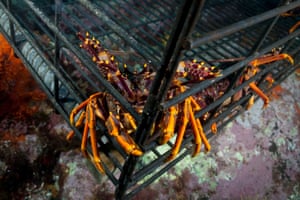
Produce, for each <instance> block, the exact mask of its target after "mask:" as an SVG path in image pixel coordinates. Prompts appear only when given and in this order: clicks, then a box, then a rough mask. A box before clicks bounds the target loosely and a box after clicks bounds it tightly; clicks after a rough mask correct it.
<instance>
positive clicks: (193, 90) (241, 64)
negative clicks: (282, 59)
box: [161, 1, 300, 110]
mask: <svg viewBox="0 0 300 200" xmlns="http://www.w3.org/2000/svg"><path fill="white" fill-rule="evenodd" d="M299 2H300V1H299ZM298 35H300V30H297V31H295V32H293V33H291V34H289V35H288V36H286V37H284V38H282V39H280V40H277V41H276V42H274V43H272V44H271V45H269V46H267V47H265V48H264V49H262V50H261V51H259V52H255V54H253V55H251V56H249V57H248V58H246V59H244V60H242V61H240V62H238V63H236V64H234V65H232V66H231V67H229V68H228V69H225V70H224V71H223V72H222V76H220V77H217V78H215V79H212V80H205V81H203V82H201V83H199V84H197V85H195V86H193V87H192V88H191V89H189V90H186V91H185V92H183V93H182V94H180V95H178V96H175V97H174V98H172V99H171V100H169V101H167V102H164V103H162V104H161V109H162V110H165V109H167V108H169V107H170V106H172V105H175V104H177V103H178V102H182V101H183V100H184V99H185V98H187V97H188V96H191V95H194V94H196V93H197V92H199V91H200V90H203V89H205V88H207V87H208V86H210V85H212V84H213V83H215V82H218V81H220V80H221V79H223V78H224V77H227V76H228V75H230V74H232V73H233V72H236V71H238V70H240V69H242V68H243V67H244V66H246V65H247V64H248V63H249V62H251V61H252V60H254V59H255V58H257V57H258V56H260V55H263V54H265V53H267V52H269V51H270V50H271V49H273V48H276V47H278V46H281V45H282V44H284V43H286V42H288V41H289V40H291V39H293V38H295V37H297V36H298Z"/></svg>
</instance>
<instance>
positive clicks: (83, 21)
mask: <svg viewBox="0 0 300 200" xmlns="http://www.w3.org/2000/svg"><path fill="white" fill-rule="evenodd" d="M7 2H9V4H7ZM199 2H200V1H199ZM199 2H198V3H199ZM245 2H246V1H237V0H236V1H229V0H213V1H208V2H205V1H201V3H199V4H197V6H198V8H197V9H194V8H190V9H189V10H184V9H183V10H181V9H182V4H183V3H182V1H177V0H174V1H167V0H163V1H155V0H145V1H132V0H124V1H120V0H113V1H92V0H91V1H88V0H56V1H37V0H35V1H33V0H32V1H31V0H24V1H4V0H3V1H1V2H0V3H1V4H0V30H1V32H2V33H3V34H4V35H5V36H6V37H7V38H8V39H9V40H10V42H11V43H12V44H13V46H14V48H15V49H16V51H17V54H18V56H20V57H21V58H22V59H23V61H24V62H25V64H26V65H27V66H28V68H29V69H30V71H31V73H32V74H33V76H34V77H35V78H36V79H37V81H38V82H39V83H40V85H41V86H42V88H43V89H44V90H45V91H46V93H47V94H48V96H49V98H50V100H51V101H52V103H53V104H54V105H55V107H56V108H57V109H58V111H59V112H60V113H61V114H62V115H63V116H64V117H65V119H66V120H67V121H68V120H69V119H68V116H69V114H70V112H71V110H72V108H73V107H74V106H75V105H77V104H78V103H80V102H81V101H82V100H84V99H86V98H87V97H88V96H89V95H91V94H93V93H95V92H97V91H106V92H108V93H110V94H112V96H113V98H114V99H115V100H117V101H118V102H119V103H120V104H121V105H122V106H123V107H124V108H125V109H126V110H127V111H128V112H129V113H130V114H131V115H132V116H133V117H134V118H135V119H136V121H137V122H141V121H142V120H143V119H144V118H143V117H142V116H141V114H139V113H137V112H136V110H135V109H134V108H133V107H132V104H131V103H130V102H129V101H128V99H126V98H125V97H124V95H122V93H121V92H120V91H118V89H116V88H114V87H113V86H112V84H111V83H109V82H108V81H107V80H106V79H105V77H103V74H101V72H100V70H99V68H98V67H97V66H96V65H95V63H93V62H92V60H91V58H90V55H89V54H88V53H87V52H85V51H83V50H82V49H80V47H79V43H80V41H79V39H78V37H77V33H78V32H81V33H83V34H85V32H89V33H90V34H91V35H93V36H94V37H95V38H97V39H98V40H99V41H101V45H103V47H104V48H105V49H107V50H108V51H109V52H111V53H112V54H113V55H114V56H115V57H116V60H117V61H118V62H119V63H120V64H119V66H120V70H121V71H122V70H124V69H123V64H127V65H128V66H129V67H130V68H132V69H135V68H140V67H142V66H143V65H144V63H147V64H148V65H149V66H151V70H152V71H153V72H157V71H160V70H162V71H163V70H165V69H164V68H163V67H168V64H169V60H168V59H167V61H166V62H167V63H166V66H164V59H165V56H166V55H167V54H168V53H169V52H166V51H165V50H166V49H167V48H168V45H170V44H171V43H172V42H175V43H176V42H177V41H172V38H174V35H172V34H174V33H173V31H174V29H176V27H178V26H179V24H178V21H176V17H178V13H180V12H192V11H193V10H196V11H197V12H198V11H199V13H198V14H197V13H196V16H194V17H195V19H194V20H196V17H198V20H197V21H196V23H194V22H193V20H191V22H189V23H188V25H187V27H185V28H183V29H182V30H178V35H180V34H182V33H181V31H183V32H184V31H186V32H185V33H184V34H183V36H182V37H186V38H185V39H186V40H185V42H186V43H185V44H184V46H183V47H185V49H183V48H181V47H179V48H180V49H181V50H182V51H181V53H180V54H179V56H178V58H176V59H178V60H192V59H197V60H203V61H205V62H206V63H208V65H216V66H217V67H219V68H220V69H222V76H220V77H217V78H215V79H212V80H206V81H203V82H201V83H197V84H193V86H191V87H190V88H189V89H188V90H187V91H185V92H183V93H182V94H180V95H177V96H175V97H174V98H172V99H170V100H164V99H163V98H161V100H160V101H158V102H155V104H157V105H158V107H157V109H158V110H157V112H164V111H165V110H166V109H167V108H169V107H170V106H172V105H176V104H178V103H180V102H182V101H184V99H186V98H187V97H188V96H191V95H196V94H199V93H201V91H205V90H207V88H209V87H214V88H216V84H225V83H226V84H227V82H228V85H229V86H227V88H226V89H225V90H224V91H222V92H224V94H223V95H221V96H220V97H218V98H217V99H214V101H212V102H210V103H209V104H208V105H207V106H206V107H204V108H203V109H201V110H200V111H199V112H197V113H196V117H197V118H201V119H202V117H203V116H204V115H205V114H206V113H209V114H210V115H209V117H208V118H207V119H206V120H205V121H203V125H204V131H205V132H206V133H207V137H209V138H211V137H212V134H211V131H210V126H211V124H213V123H214V122H216V123H217V124H218V127H219V128H221V127H223V126H224V125H225V124H226V123H228V122H229V121H230V120H232V119H233V118H234V117H235V116H237V115H238V114H239V113H241V112H243V110H244V108H245V105H246V104H247V102H248V99H249V98H250V96H251V95H252V93H251V92H247V93H246V94H245V95H244V96H243V97H241V98H240V99H238V100H236V101H232V99H233V97H234V95H235V94H236V93H238V92H240V91H243V90H244V88H246V87H247V85H248V84H249V83H250V82H251V81H257V82H259V83H260V87H261V88H263V90H264V91H267V90H269V89H270V88H269V87H268V85H267V84H266V82H265V81H263V80H264V77H265V76H266V75H267V74H269V73H271V74H272V76H273V77H274V79H275V81H276V82H275V84H274V85H276V84H278V83H280V81H281V80H283V79H284V78H285V77H286V76H287V75H288V74H290V73H291V72H292V71H293V70H294V69H295V68H296V67H298V65H295V66H293V67H292V66H290V65H289V63H288V62H287V61H279V62H276V63H272V64H271V65H270V64H267V65H265V66H262V67H261V70H260V72H259V73H257V75H255V76H254V77H252V78H251V79H249V80H247V81H245V82H243V83H239V84H237V81H238V80H239V79H240V76H241V75H242V71H243V70H244V69H245V67H246V66H247V64H248V63H249V62H250V61H252V60H253V59H255V58H257V57H259V56H262V55H263V54H266V53H270V52H271V50H272V49H274V48H276V49H280V51H281V52H285V53H288V54H290V55H291V56H292V57H293V58H294V59H295V61H296V62H295V63H299V39H298V36H299V34H300V32H299V31H295V32H293V33H291V34H289V33H288V30H289V28H290V27H292V26H293V25H294V24H295V23H296V22H297V17H293V16H291V17H286V16H283V15H282V14H283V13H285V12H287V11H289V10H291V9H293V8H296V7H298V6H300V1H293V2H288V3H287V2H281V1H271V0H265V1H251V2H247V3H245ZM195 5H196V4H195ZM200 11H201V12H200ZM184 14H190V13H184ZM188 16H189V15H188ZM183 22H185V19H183ZM183 27H184V26H183ZM189 31H191V32H189ZM178 38H180V36H179V37H178ZM172 55H173V53H171V55H170V56H172ZM287 69H288V70H287ZM166 73H167V72H166ZM166 73H164V74H161V76H162V79H163V78H165V79H164V80H166V81H170V80H171V79H170V78H169V79H166V76H167V74H166ZM152 84H154V83H152ZM155 84H158V86H160V85H159V84H160V83H155ZM166 88H167V86H166ZM158 92H161V93H162V96H164V95H163V92H162V91H160V90H158ZM150 96H151V94H150ZM228 100H229V102H230V103H226V104H224V102H228ZM152 103H153V102H152ZM156 115H157V116H159V114H157V113H156ZM155 118H156V117H153V120H154V122H155ZM158 119H160V118H158ZM154 122H153V123H154ZM97 127H98V133H101V137H99V140H98V142H99V150H100V151H101V152H102V153H101V156H103V157H106V158H107V159H105V160H108V161H107V163H104V168H105V171H106V174H107V175H108V176H109V178H110V180H111V181H112V182H113V183H114V184H115V185H116V186H117V187H118V190H117V191H116V196H118V197H119V198H123V197H124V198H130V197H132V196H133V195H134V194H136V193H137V192H139V191H140V190H142V189H143V188H144V187H146V186H147V185H149V184H150V183H151V182H153V181H154V180H156V179H157V178H158V177H159V176H161V175H162V174H163V173H165V172H166V171H167V170H168V169H170V168H171V167H172V166H174V165H176V164H177V163H178V162H179V161H180V160H182V159H183V158H184V157H186V156H187V155H189V154H190V153H191V152H192V150H193V145H192V142H193V138H192V136H191V135H192V134H191V133H190V132H191V131H190V130H188V131H187V133H186V135H187V137H186V138H185V139H184V141H183V145H182V150H181V151H180V153H179V155H178V156H177V157H176V158H175V159H174V160H173V161H171V162H169V163H165V162H164V161H165V159H166V157H168V155H169V154H170V151H171V149H172V147H173V145H174V138H173V139H172V140H171V141H169V142H168V143H167V144H165V145H158V144H157V137H158V136H159V135H157V134H155V133H153V135H152V136H149V135H143V134H144V133H143V132H137V133H136V135H137V137H139V136H140V135H141V134H142V135H143V136H144V138H145V140H144V141H143V143H142V146H141V148H142V149H143V150H144V151H145V154H144V155H143V156H141V157H140V158H133V157H131V156H130V157H128V155H127V154H126V153H125V152H124V150H123V149H122V148H120V147H119V145H118V144H117V142H116V141H115V140H114V139H113V138H112V137H110V135H109V133H108V132H107V130H106V128H105V126H103V124H101V123H99V124H98V126H97ZM150 128H151V127H150V125H149V126H148V127H146V129H148V131H149V129H150ZM138 130H139V129H138ZM75 131H76V134H77V136H79V137H81V133H80V132H79V130H77V129H75ZM139 134H140V135H139ZM140 137H141V136H140ZM127 172H130V173H128V174H127ZM120 181H121V182H122V184H120Z"/></svg>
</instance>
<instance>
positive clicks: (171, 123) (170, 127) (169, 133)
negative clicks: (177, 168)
mask: <svg viewBox="0 0 300 200" xmlns="http://www.w3.org/2000/svg"><path fill="white" fill-rule="evenodd" d="M177 113H178V110H177V107H176V106H171V107H170V108H169V111H168V113H167V114H166V116H165V117H164V119H163V121H164V122H163V123H164V124H165V123H166V126H167V127H166V128H164V129H163V137H162V139H161V141H160V144H165V143H166V142H168V141H169V140H170V139H171V138H172V137H173V135H174V130H175V126H176V120H177ZM165 118H167V119H165Z"/></svg>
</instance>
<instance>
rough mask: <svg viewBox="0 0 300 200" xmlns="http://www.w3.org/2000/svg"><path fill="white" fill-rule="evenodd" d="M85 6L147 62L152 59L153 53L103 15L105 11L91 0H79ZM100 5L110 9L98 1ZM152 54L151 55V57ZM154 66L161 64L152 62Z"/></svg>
mask: <svg viewBox="0 0 300 200" xmlns="http://www.w3.org/2000/svg"><path fill="white" fill-rule="evenodd" d="M78 1H79V2H80V3H81V4H82V5H83V6H85V7H86V8H88V9H89V10H90V11H92V12H93V14H94V15H96V16H97V17H99V19H101V20H102V21H103V22H105V24H106V25H108V26H109V27H110V28H111V29H112V30H113V31H114V32H115V33H116V34H118V35H119V36H120V37H121V38H122V39H123V40H124V41H126V42H127V43H128V44H130V46H131V47H132V48H134V50H135V51H136V52H138V53H139V54H140V55H142V56H143V57H144V58H145V60H149V59H150V58H153V57H151V56H150V55H151V52H149V49H147V48H145V47H143V46H140V45H138V44H139V43H138V41H137V40H136V39H134V38H133V37H132V36H131V35H130V34H129V33H128V32H127V31H126V30H124V29H123V28H122V27H121V26H119V25H118V24H117V23H116V22H115V21H113V20H112V19H111V18H109V17H108V16H106V15H104V14H103V11H102V10H101V9H99V8H96V7H95V5H94V4H92V3H91V2H90V1H89V0H78ZM97 3H98V4H100V5H101V6H102V7H103V8H104V9H106V10H108V9H109V7H107V5H106V4H105V3H103V2H102V1H98V2H97ZM149 54H150V55H149ZM152 62H153V66H154V67H155V66H158V65H159V63H158V62H157V61H154V60H153V61H152Z"/></svg>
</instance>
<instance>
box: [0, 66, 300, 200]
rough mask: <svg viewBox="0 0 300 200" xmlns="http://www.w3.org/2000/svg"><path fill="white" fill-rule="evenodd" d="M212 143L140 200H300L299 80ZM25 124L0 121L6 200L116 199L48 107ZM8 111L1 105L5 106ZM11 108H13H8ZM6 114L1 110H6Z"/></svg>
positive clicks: (1, 194) (0, 193) (0, 182)
mask: <svg viewBox="0 0 300 200" xmlns="http://www.w3.org/2000/svg"><path fill="white" fill-rule="evenodd" d="M269 96H270V98H271V103H270V105H269V106H268V107H267V108H266V109H262V101H261V100H258V101H257V103H255V105H254V106H253V107H252V108H251V110H249V111H247V112H245V113H244V114H242V115H241V116H239V117H237V118H236V119H235V120H234V121H232V122H231V123H229V124H228V125H227V126H226V127H225V128H224V129H223V130H219V133H218V136H217V137H214V138H213V139H212V141H211V144H212V151H211V152H209V153H207V154H204V153H202V154H200V155H199V156H197V157H195V158H191V157H190V156H188V157H187V158H185V159H184V160H183V161H181V162H180V163H179V164H178V165H177V166H176V167H174V168H172V169H171V170H170V171H169V172H168V173H166V174H165V175H164V176H162V177H161V178H160V179H159V180H157V181H156V182H155V183H153V184H151V185H150V186H149V187H147V188H145V189H144V190H143V191H142V192H140V193H139V194H137V195H136V196H135V197H134V199H143V200H145V199H164V200H165V199H216V200H219V199H230V200H235V199H241V200H245V199H251V200H252V199H289V200H296V199H297V200H299V199H300V135H299V132H300V131H299V130H300V102H299V100H300V76H299V70H298V72H294V73H293V74H291V75H290V76H289V77H288V78H287V79H286V80H285V81H284V82H282V84H281V86H277V87H275V88H274V89H273V90H272V92H271V93H269ZM39 104H40V105H39V111H38V112H37V113H36V114H35V115H34V116H31V117H27V118H26V120H20V119H19V120H17V119H14V118H2V119H1V121H0V199H41V200H42V199H49V200H50V199H76V200H80V199H84V200H88V199H105V200H107V199H113V194H114V187H113V184H112V183H111V182H110V181H109V180H108V179H107V178H106V177H105V176H101V175H100V174H99V173H97V172H96V171H95V169H94V168H93V166H92V165H91V164H90V162H89V161H87V160H86V159H85V158H84V157H83V156H82V155H81V153H80V152H79V150H78V147H79V145H80V144H79V141H77V140H76V139H75V140H73V141H72V142H71V143H69V142H67V141H66V140H65V136H66V134H67V132H68V130H70V129H69V127H68V125H67V124H66V123H65V122H64V120H63V119H62V117H61V116H59V115H58V114H57V113H56V112H55V110H54V109H53V108H52V107H51V105H50V104H49V102H47V101H42V102H39ZM1 106H3V105H1V104H0V107H1ZM6 106H7V105H6ZM1 109H2V108H1Z"/></svg>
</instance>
